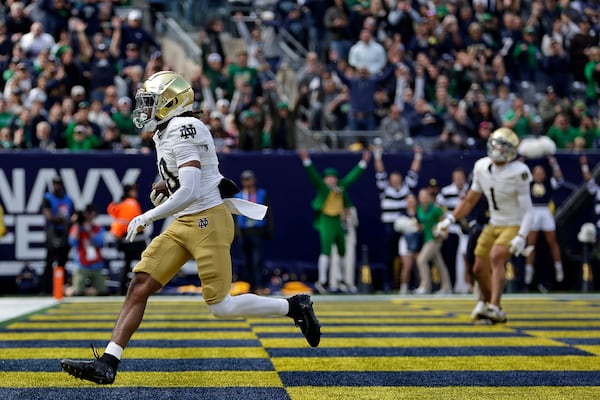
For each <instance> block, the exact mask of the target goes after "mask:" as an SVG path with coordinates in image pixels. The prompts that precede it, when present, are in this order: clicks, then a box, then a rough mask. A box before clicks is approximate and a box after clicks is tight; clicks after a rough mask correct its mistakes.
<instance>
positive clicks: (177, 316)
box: [27, 313, 244, 323]
mask: <svg viewBox="0 0 600 400" xmlns="http://www.w3.org/2000/svg"><path fill="white" fill-rule="evenodd" d="M117 315H118V313H103V314H89V315H82V314H75V315H73V314H71V313H65V314H61V315H57V314H54V315H48V314H37V315H32V316H30V317H29V318H27V320H28V321H56V320H64V321H91V320H107V321H115V320H116V319H117ZM165 320H172V321H190V320H191V321H194V322H210V323H215V322H221V323H222V322H243V321H244V319H243V318H235V319H233V318H232V319H225V318H223V319H221V318H219V319H217V318H215V317H213V316H212V315H210V314H205V313H202V314H181V313H171V314H158V313H157V314H148V313H145V314H144V321H165Z"/></svg>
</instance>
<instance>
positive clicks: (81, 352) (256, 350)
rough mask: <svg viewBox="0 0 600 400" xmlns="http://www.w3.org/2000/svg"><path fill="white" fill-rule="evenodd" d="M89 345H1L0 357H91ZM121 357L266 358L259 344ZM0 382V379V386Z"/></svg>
mask: <svg viewBox="0 0 600 400" xmlns="http://www.w3.org/2000/svg"><path fill="white" fill-rule="evenodd" d="M91 357H92V352H91V350H90V348H89V347H63V348H61V347H23V348H5V349H2V351H0V360H19V359H52V358H55V359H57V360H58V359H61V358H83V359H87V358H91ZM124 357H125V358H161V359H186V358H268V354H267V352H266V351H265V350H264V349H263V348H262V347H169V348H163V347H129V348H127V349H126V350H125V353H124ZM1 385H2V382H1V381H0V386H1Z"/></svg>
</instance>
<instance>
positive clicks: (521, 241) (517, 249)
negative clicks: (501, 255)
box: [509, 235, 527, 256]
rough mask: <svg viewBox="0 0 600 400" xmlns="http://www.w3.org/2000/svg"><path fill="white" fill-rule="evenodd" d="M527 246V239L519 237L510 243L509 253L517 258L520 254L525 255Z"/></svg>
mask: <svg viewBox="0 0 600 400" xmlns="http://www.w3.org/2000/svg"><path fill="white" fill-rule="evenodd" d="M526 244H527V242H525V238H524V237H523V236H520V235H517V236H515V237H514V238H513V239H512V240H511V241H510V249H509V251H510V252H511V253H512V254H514V255H515V256H518V255H519V254H521V253H524V252H523V250H525V245H526ZM523 255H526V254H523Z"/></svg>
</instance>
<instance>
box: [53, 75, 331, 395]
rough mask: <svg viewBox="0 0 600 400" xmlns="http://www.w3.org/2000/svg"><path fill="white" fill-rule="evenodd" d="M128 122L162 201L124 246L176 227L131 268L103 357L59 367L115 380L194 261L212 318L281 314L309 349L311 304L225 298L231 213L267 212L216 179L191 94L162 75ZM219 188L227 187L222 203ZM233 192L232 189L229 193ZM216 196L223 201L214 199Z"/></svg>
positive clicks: (141, 94) (315, 326)
mask: <svg viewBox="0 0 600 400" xmlns="http://www.w3.org/2000/svg"><path fill="white" fill-rule="evenodd" d="M135 99H136V108H135V110H134V111H133V114H132V117H133V121H134V123H135V124H136V126H137V127H138V128H140V129H142V130H143V131H151V132H154V137H153V139H154V142H155V144H156V153H157V161H158V169H159V173H160V175H161V177H162V178H163V180H164V181H165V183H166V185H167V187H168V192H169V196H157V195H156V193H153V194H152V195H151V199H152V200H153V203H154V205H155V207H154V208H153V209H151V210H149V211H146V212H145V213H143V214H142V215H139V216H137V217H135V218H134V219H133V220H131V222H130V223H129V225H128V227H127V236H126V238H127V240H130V241H132V240H134V239H135V237H136V235H137V234H138V233H139V232H141V231H142V230H143V229H144V228H145V227H147V226H148V225H150V224H151V223H152V222H154V221H157V220H159V219H163V218H166V217H169V216H171V215H172V216H174V217H175V220H174V221H173V222H172V223H171V224H170V225H169V227H168V228H167V229H166V230H165V231H164V232H162V233H161V234H160V235H158V236H156V237H155V238H154V239H153V240H152V241H151V243H150V244H149V245H148V247H147V248H146V250H145V251H144V253H143V254H142V259H141V261H140V262H139V263H138V264H137V265H136V266H135V268H134V269H133V272H134V274H135V276H134V278H133V279H132V281H131V283H130V285H129V289H128V291H127V296H126V297H125V301H124V303H123V305H122V307H121V312H120V314H119V316H118V318H117V321H116V324H115V326H114V328H113V331H112V336H111V340H110V342H109V343H108V345H107V347H106V350H105V352H104V354H103V355H102V357H99V356H96V359H95V360H92V361H76V360H66V359H65V360H62V361H61V367H62V368H63V369H64V370H65V371H66V372H67V373H69V374H70V375H73V376H75V377H77V378H81V379H85V380H89V381H92V382H95V383H99V384H111V383H113V382H114V380H115V376H116V373H117V368H118V365H119V362H120V359H121V356H122V353H123V349H124V348H125V347H126V346H127V344H128V343H129V340H130V339H131V336H132V335H133V333H134V332H135V331H136V330H137V328H138V327H139V325H140V323H141V322H142V318H143V315H144V309H145V307H146V303H147V300H148V298H149V297H150V296H151V295H152V294H153V293H155V292H156V291H158V290H159V289H161V288H162V287H163V286H164V285H166V284H167V282H169V281H170V280H171V278H173V277H174V276H175V274H176V273H177V272H178V271H179V269H180V268H181V267H182V266H183V264H184V263H185V262H186V261H187V260H189V259H190V258H192V257H193V258H194V259H195V260H196V263H197V266H198V275H199V276H200V280H201V281H202V295H203V298H204V301H205V302H206V304H207V305H208V309H209V311H210V312H211V313H212V314H213V315H215V316H216V317H224V318H231V317H243V316H267V315H281V316H288V317H290V318H292V319H293V320H294V322H295V324H296V325H297V326H299V327H300V329H301V330H302V333H303V334H304V336H305V337H306V340H307V341H308V343H309V344H310V345H311V346H313V347H316V346H318V345H319V341H320V336H321V331H320V325H319V321H318V320H317V318H316V316H315V313H314V310H313V307H312V302H311V300H310V297H309V296H308V295H296V296H293V297H291V298H289V299H275V298H264V297H260V296H257V295H254V294H243V295H239V296H230V294H229V290H230V287H231V279H232V268H231V254H230V246H231V242H232V240H233V235H234V223H233V218H232V215H231V214H232V212H234V213H237V214H242V215H245V216H247V217H250V218H254V219H262V218H263V217H264V215H265V213H266V207H265V206H263V205H259V204H256V203H251V202H248V201H246V200H243V199H233V198H227V199H225V200H223V196H225V197H231V195H232V193H234V192H235V190H231V185H233V183H231V181H229V180H226V179H225V178H224V177H223V176H222V175H221V173H220V172H219V161H218V159H217V154H216V151H215V146H214V142H213V139H212V137H211V134H210V132H209V130H208V128H207V127H206V126H205V125H204V124H203V123H202V122H201V121H200V119H199V118H198V116H197V115H196V113H194V112H192V104H193V101H194V93H193V90H192V88H191V86H190V84H189V82H187V81H186V80H185V79H184V78H183V77H182V76H181V75H179V74H176V73H174V72H171V71H161V72H157V73H155V74H153V75H152V76H150V77H149V78H148V79H147V80H146V81H145V82H144V83H143V84H142V86H141V88H140V89H139V90H138V92H137V94H136V96H135ZM224 182H229V183H230V185H229V186H230V187H229V190H227V191H228V192H229V193H228V195H229V196H227V195H226V194H225V193H224V192H225V190H224V188H225V186H227V185H226V184H225V185H224ZM235 189H237V188H235ZM222 192H223V195H222V194H221V193H222Z"/></svg>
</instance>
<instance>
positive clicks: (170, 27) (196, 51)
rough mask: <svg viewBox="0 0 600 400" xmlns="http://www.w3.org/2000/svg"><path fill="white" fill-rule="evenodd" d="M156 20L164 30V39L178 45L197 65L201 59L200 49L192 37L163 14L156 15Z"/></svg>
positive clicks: (172, 19)
mask: <svg viewBox="0 0 600 400" xmlns="http://www.w3.org/2000/svg"><path fill="white" fill-rule="evenodd" d="M157 20H158V23H159V24H160V25H161V27H162V29H164V32H163V34H164V35H165V37H167V38H169V39H171V40H173V41H174V42H176V43H178V44H179V45H180V46H181V47H182V48H183V50H184V51H185V54H186V55H187V57H188V58H189V59H190V60H192V61H194V62H196V63H199V62H200V60H201V57H202V49H201V48H200V46H198V44H197V43H196V42H195V41H194V40H193V39H192V37H191V36H190V35H189V34H188V33H187V32H185V31H184V30H183V28H182V27H181V25H180V24H179V23H178V22H177V21H176V20H175V19H174V18H172V17H169V16H167V15H165V14H163V13H157Z"/></svg>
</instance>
